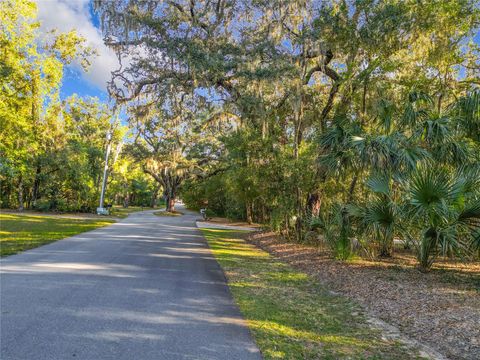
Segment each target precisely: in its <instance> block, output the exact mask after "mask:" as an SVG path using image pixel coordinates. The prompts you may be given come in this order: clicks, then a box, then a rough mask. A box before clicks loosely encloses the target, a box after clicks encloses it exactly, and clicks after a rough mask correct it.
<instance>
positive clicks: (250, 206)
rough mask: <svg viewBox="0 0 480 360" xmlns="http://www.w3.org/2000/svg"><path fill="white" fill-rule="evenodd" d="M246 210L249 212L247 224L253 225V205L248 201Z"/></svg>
mask: <svg viewBox="0 0 480 360" xmlns="http://www.w3.org/2000/svg"><path fill="white" fill-rule="evenodd" d="M246 210H247V222H248V223H249V224H251V223H253V214H252V213H253V211H252V204H251V203H250V202H249V201H247V204H246Z"/></svg>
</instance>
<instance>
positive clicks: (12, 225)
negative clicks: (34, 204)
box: [0, 214, 114, 256]
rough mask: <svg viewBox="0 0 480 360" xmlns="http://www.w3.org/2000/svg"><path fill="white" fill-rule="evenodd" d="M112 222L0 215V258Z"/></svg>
mask: <svg viewBox="0 0 480 360" xmlns="http://www.w3.org/2000/svg"><path fill="white" fill-rule="evenodd" d="M113 222H114V221H112V220H106V219H75V218H64V217H62V218H60V217H55V216H37V215H16V214H0V255H1V256H6V255H12V254H16V253H18V252H21V251H24V250H28V249H32V248H35V247H38V246H41V245H45V244H48V243H51V242H53V241H56V240H60V239H64V238H66V237H69V236H73V235H76V234H79V233H82V232H85V231H90V230H93V229H96V228H98V227H101V226H106V225H109V224H111V223H113Z"/></svg>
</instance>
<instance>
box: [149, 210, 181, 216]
mask: <svg viewBox="0 0 480 360" xmlns="http://www.w3.org/2000/svg"><path fill="white" fill-rule="evenodd" d="M154 214H155V215H157V216H182V215H183V213H182V212H181V211H157V212H154Z"/></svg>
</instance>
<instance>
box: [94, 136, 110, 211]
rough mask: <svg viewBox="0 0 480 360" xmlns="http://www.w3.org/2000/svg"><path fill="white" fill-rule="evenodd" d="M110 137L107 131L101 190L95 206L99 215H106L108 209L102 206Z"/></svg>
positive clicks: (105, 185)
mask: <svg viewBox="0 0 480 360" xmlns="http://www.w3.org/2000/svg"><path fill="white" fill-rule="evenodd" d="M111 139H112V134H111V133H110V132H108V133H107V152H106V154H105V167H104V169H103V183H102V192H101V193H100V206H99V207H98V208H97V214H99V215H108V210H107V209H105V208H104V207H103V201H104V198H105V188H106V187H107V171H108V156H109V155H110V140H111Z"/></svg>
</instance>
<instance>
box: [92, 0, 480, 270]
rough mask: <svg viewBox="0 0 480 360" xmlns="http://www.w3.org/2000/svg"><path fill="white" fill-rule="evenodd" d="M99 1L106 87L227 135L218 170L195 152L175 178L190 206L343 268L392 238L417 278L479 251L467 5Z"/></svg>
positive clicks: (476, 123)
mask: <svg viewBox="0 0 480 360" xmlns="http://www.w3.org/2000/svg"><path fill="white" fill-rule="evenodd" d="M95 4H96V8H97V10H98V11H99V12H100V13H101V15H102V22H103V26H104V32H105V36H106V38H105V39H106V43H107V44H108V45H109V46H111V47H112V48H114V49H115V50H116V51H117V53H118V55H119V58H121V59H124V60H125V62H126V64H127V65H126V66H124V67H123V68H122V69H121V70H119V71H117V72H115V73H114V74H113V78H112V82H111V83H110V92H111V94H112V96H114V97H115V98H116V100H117V102H118V103H122V104H126V105H127V107H130V108H131V107H132V106H133V107H135V106H138V104H140V105H142V106H145V107H148V108H154V109H164V110H163V111H165V109H171V108H172V106H171V104H172V101H173V99H176V98H178V97H179V96H180V97H189V98H190V99H192V98H193V99H192V100H191V101H192V102H195V103H196V109H197V110H196V111H195V114H196V115H198V114H202V115H199V116H193V117H192V118H191V119H189V120H188V122H189V123H190V124H192V126H193V127H197V126H198V123H199V122H200V123H201V122H202V121H203V123H205V124H208V123H209V122H208V120H207V119H212V118H215V119H216V120H217V121H221V122H223V123H224V124H229V125H230V127H224V128H223V129H222V130H221V131H219V132H218V133H217V135H216V137H215V139H216V140H217V141H219V145H218V146H216V150H218V151H217V152H216V153H215V156H214V157H213V160H214V161H213V163H212V161H209V156H206V155H210V154H211V152H210V151H209V149H207V148H204V149H203V154H204V155H205V156H204V157H205V158H206V159H207V160H206V161H205V164H208V168H206V169H205V167H203V175H199V174H198V173H195V172H193V171H190V172H188V174H187V175H186V176H184V178H182V181H181V182H178V185H179V188H180V191H181V196H182V198H183V199H184V200H185V201H186V203H187V204H188V205H189V206H191V207H192V208H200V207H205V206H207V208H208V209H209V211H210V212H212V213H215V214H218V215H222V216H228V217H233V218H242V219H246V220H248V221H250V222H251V221H257V222H261V223H265V224H269V225H270V226H271V227H272V228H273V229H275V230H277V231H279V232H282V233H283V234H284V235H285V236H287V237H290V238H292V239H294V240H296V241H313V242H323V243H325V244H327V245H328V246H330V247H331V249H332V251H333V253H334V255H335V256H336V257H338V258H348V257H350V256H351V255H352V253H353V252H354V251H357V252H359V251H363V252H364V253H366V254H368V255H369V256H377V255H381V256H390V255H391V254H392V251H393V249H394V242H395V239H397V240H398V239H399V240H402V241H403V242H404V244H405V246H410V247H414V248H416V249H417V254H418V259H419V262H420V264H421V265H422V266H423V267H424V268H429V267H430V266H431V264H432V262H433V261H434V259H435V257H436V256H438V255H449V256H454V255H459V256H460V255H461V256H474V254H475V253H476V254H477V255H478V253H479V252H478V251H479V250H480V248H479V243H480V232H479V230H478V226H479V218H480V202H479V201H480V200H479V196H480V193H479V186H478V185H479V181H480V172H479V171H480V158H479V154H480V142H479V140H480V133H479V129H480V93H479V91H478V90H477V87H478V84H479V81H478V74H479V70H480V67H479V57H478V55H479V51H478V50H479V47H478V44H476V43H475V41H474V40H473V37H474V36H475V34H476V33H477V31H478V25H479V19H480V18H479V4H478V2H477V1H473V0H472V1H470V0H462V1H458V0H455V1H453V0H452V1H428V2H423V1H413V0H412V1H397V0H389V1H376V0H363V1H358V0H355V1H354V0H352V1H341V0H331V1H321V2H320V1H298V0H297V1H293V0H292V1H281V2H276V1H273V2H272V1H251V0H226V1H183V0H176V1H165V2H157V1H142V2H137V1H131V0H123V1H117V2H104V1H96V2H95ZM127 59H128V60H127ZM195 99H196V100H195ZM132 103H134V104H135V105H132ZM182 111H186V112H189V113H191V111H192V107H191V105H186V106H181V109H180V113H182ZM205 112H207V113H209V114H210V116H206V117H205V116H204V114H205ZM173 118H174V117H172V116H169V117H168V116H164V117H163V119H164V120H163V121H166V122H167V123H171V121H172V119H173ZM131 121H132V122H135V121H137V116H136V114H135V113H134V112H132V118H131ZM164 126H165V124H164ZM167 126H168V125H167ZM186 128H188V126H186ZM142 129H143V128H142ZM142 131H143V130H140V131H139V137H142V136H143V140H142V141H148V138H149V137H146V136H145V134H144V133H142ZM159 136H160V137H161V135H159V134H157V135H155V137H159ZM197 142H198V139H194V138H191V139H189V141H188V143H189V144H190V147H191V148H194V144H196V143H197ZM181 154H182V157H183V158H184V159H191V158H193V157H195V156H197V157H198V153H196V154H195V156H194V155H192V152H191V151H189V150H188V149H186V148H182V151H181ZM210 160H211V159H210ZM180 164H181V162H175V166H179V165H180ZM170 167H171V165H170ZM164 169H165V167H164V166H163V167H162V166H160V167H158V168H157V171H156V172H157V173H156V174H155V173H152V175H153V176H154V177H156V176H158V174H159V173H161V172H162V171H165V170H164Z"/></svg>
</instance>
